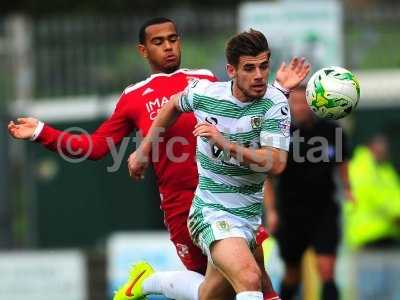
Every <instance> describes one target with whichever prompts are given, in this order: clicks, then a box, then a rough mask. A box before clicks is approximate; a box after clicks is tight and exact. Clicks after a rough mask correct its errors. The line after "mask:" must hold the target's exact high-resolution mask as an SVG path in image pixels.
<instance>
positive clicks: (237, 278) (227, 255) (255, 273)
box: [210, 237, 263, 300]
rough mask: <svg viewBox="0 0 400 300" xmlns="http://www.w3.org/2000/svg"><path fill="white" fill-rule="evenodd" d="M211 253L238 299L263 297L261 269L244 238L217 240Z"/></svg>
mask: <svg viewBox="0 0 400 300" xmlns="http://www.w3.org/2000/svg"><path fill="white" fill-rule="evenodd" d="M210 254H211V257H212V260H213V263H214V265H215V266H216V268H217V269H218V270H219V271H220V272H221V274H223V275H224V276H225V278H226V279H227V280H228V281H229V282H230V283H231V285H232V286H233V288H234V290H235V292H236V298H237V299H260V300H261V299H263V294H262V292H261V276H262V275H261V270H260V268H259V266H258V264H257V262H256V260H255V258H254V256H253V253H252V252H251V251H250V248H249V246H248V244H247V241H246V240H245V239H244V238H241V237H229V238H226V239H222V240H217V241H215V242H213V244H212V245H211V249H210Z"/></svg>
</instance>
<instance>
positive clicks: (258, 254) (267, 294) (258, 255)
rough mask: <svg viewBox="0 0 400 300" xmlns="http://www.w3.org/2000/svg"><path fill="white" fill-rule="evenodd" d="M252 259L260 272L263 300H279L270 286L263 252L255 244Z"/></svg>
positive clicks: (260, 246) (260, 247) (259, 246)
mask: <svg viewBox="0 0 400 300" xmlns="http://www.w3.org/2000/svg"><path fill="white" fill-rule="evenodd" d="M253 254H254V258H255V259H256V262H257V264H258V267H259V268H260V270H261V286H262V291H263V295H264V300H277V299H280V297H279V295H278V294H277V293H276V292H275V290H274V287H273V286H272V282H271V278H270V277H269V275H268V273H267V271H266V269H265V263H264V251H263V247H262V245H259V244H258V243H257V247H256V249H255V251H254V253H253Z"/></svg>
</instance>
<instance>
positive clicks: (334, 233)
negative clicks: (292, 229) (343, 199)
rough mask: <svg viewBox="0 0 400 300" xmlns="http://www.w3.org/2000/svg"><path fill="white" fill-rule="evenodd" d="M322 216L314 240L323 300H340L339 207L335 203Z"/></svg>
mask: <svg viewBox="0 0 400 300" xmlns="http://www.w3.org/2000/svg"><path fill="white" fill-rule="evenodd" d="M330 200H331V201H327V202H328V203H329V204H328V205H327V206H326V207H325V208H324V210H323V211H322V212H321V214H320V216H321V217H320V218H319V222H318V227H317V230H316V233H315V238H314V239H313V242H312V243H313V247H314V249H315V252H316V254H317V267H318V271H319V275H320V278H321V282H322V297H321V298H322V300H336V299H339V291H338V288H337V285H336V281H335V266H336V252H337V248H338V244H339V241H340V226H339V207H338V205H337V204H336V203H335V202H334V201H333V199H330Z"/></svg>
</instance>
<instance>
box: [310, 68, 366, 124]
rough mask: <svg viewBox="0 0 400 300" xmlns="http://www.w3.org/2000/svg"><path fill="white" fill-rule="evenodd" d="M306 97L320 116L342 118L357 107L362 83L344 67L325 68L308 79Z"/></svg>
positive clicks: (312, 108)
mask: <svg viewBox="0 0 400 300" xmlns="http://www.w3.org/2000/svg"><path fill="white" fill-rule="evenodd" d="M306 98H307V102H308V105H309V106H310V108H311V110H312V111H313V112H314V113H315V114H316V115H317V116H318V117H320V118H326V119H335V120H337V119H341V118H343V117H345V116H347V115H348V114H350V113H351V112H352V111H353V110H354V109H355V108H356V106H357V103H358V100H359V99H360V84H359V82H358V80H357V78H356V77H355V76H354V74H353V73H352V72H350V71H348V70H346V69H344V68H341V67H328V68H323V69H321V70H319V71H317V72H315V74H314V75H313V76H311V78H310V80H309V81H308V84H307V89H306Z"/></svg>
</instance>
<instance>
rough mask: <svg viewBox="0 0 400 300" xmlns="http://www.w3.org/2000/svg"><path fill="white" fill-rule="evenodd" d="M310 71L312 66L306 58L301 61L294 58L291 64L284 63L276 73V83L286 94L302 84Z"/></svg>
mask: <svg viewBox="0 0 400 300" xmlns="http://www.w3.org/2000/svg"><path fill="white" fill-rule="evenodd" d="M310 70H311V65H310V64H309V63H307V62H306V59H305V58H304V57H302V58H301V59H299V58H297V57H293V58H292V59H291V60H290V62H289V64H286V63H285V62H282V64H281V66H280V67H279V69H278V71H277V73H276V81H277V82H278V84H279V85H280V86H281V87H282V88H283V89H284V90H285V91H286V92H290V91H291V90H293V89H295V88H296V87H298V86H299V85H300V84H301V82H302V81H303V80H304V79H305V78H306V77H307V75H308V74H309V73H310ZM274 85H276V84H274ZM277 88H279V86H277Z"/></svg>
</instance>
